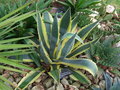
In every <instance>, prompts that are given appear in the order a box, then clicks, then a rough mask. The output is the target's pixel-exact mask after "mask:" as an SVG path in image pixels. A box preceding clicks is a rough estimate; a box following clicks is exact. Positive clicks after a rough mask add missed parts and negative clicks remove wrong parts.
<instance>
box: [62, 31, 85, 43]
mask: <svg viewBox="0 0 120 90" xmlns="http://www.w3.org/2000/svg"><path fill="white" fill-rule="evenodd" d="M73 35H74V33H66V34H64V35H63V36H62V38H61V40H63V39H66V38H71V37H72V36H73ZM75 39H76V40H78V41H79V42H80V43H83V40H82V39H81V38H80V37H79V36H78V35H76V36H75Z"/></svg>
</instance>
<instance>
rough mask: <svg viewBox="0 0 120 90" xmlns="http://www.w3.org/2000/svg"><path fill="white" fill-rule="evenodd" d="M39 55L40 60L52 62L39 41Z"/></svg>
mask: <svg viewBox="0 0 120 90" xmlns="http://www.w3.org/2000/svg"><path fill="white" fill-rule="evenodd" d="M40 57H41V58H42V60H43V61H44V62H46V63H52V60H51V59H50V57H49V54H48V53H47V51H46V50H45V48H44V46H43V44H42V42H40Z"/></svg>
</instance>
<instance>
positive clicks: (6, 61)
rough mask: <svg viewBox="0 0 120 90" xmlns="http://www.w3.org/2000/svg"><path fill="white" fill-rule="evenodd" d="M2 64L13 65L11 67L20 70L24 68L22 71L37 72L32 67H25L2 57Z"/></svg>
mask: <svg viewBox="0 0 120 90" xmlns="http://www.w3.org/2000/svg"><path fill="white" fill-rule="evenodd" d="M0 63H4V64H8V65H11V66H14V67H18V68H22V69H27V70H35V69H34V68H32V67H29V66H27V65H24V64H20V63H18V62H15V61H12V60H10V59H7V58H3V57H0Z"/></svg>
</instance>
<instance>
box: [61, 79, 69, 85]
mask: <svg viewBox="0 0 120 90" xmlns="http://www.w3.org/2000/svg"><path fill="white" fill-rule="evenodd" d="M61 83H62V84H63V85H69V82H68V81H67V80H66V79H65V78H63V79H62V80H61Z"/></svg>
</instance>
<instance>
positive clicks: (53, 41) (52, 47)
mask: <svg viewBox="0 0 120 90" xmlns="http://www.w3.org/2000/svg"><path fill="white" fill-rule="evenodd" d="M58 41H59V30H58V19H57V16H55V17H54V22H53V24H52V33H51V38H50V56H51V58H54V57H53V53H54V51H55V48H56V46H58Z"/></svg>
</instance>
